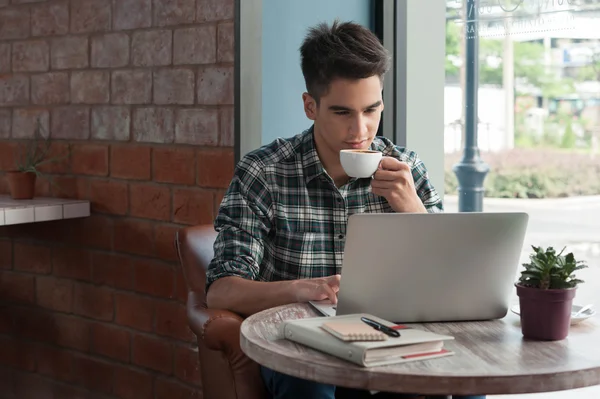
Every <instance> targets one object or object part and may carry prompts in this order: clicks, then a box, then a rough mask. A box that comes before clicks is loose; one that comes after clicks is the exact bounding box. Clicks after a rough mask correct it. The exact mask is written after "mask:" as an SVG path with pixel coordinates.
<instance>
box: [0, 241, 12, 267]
mask: <svg viewBox="0 0 600 399" xmlns="http://www.w3.org/2000/svg"><path fill="white" fill-rule="evenodd" d="M12 250H13V245H12V241H9V240H2V239H0V269H12V261H13V252H12Z"/></svg>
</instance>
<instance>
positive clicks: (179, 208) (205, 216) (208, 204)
mask: <svg viewBox="0 0 600 399" xmlns="http://www.w3.org/2000/svg"><path fill="white" fill-rule="evenodd" d="M213 208H214V206H213V195H212V193H211V192H208V191H202V190H193V189H174V190H173V222H175V223H183V224H211V223H212V222H213V220H214V219H213Z"/></svg>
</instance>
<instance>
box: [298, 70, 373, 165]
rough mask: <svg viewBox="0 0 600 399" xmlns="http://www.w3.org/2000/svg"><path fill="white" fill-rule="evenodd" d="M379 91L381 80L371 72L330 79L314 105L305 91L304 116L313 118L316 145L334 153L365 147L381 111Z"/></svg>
mask: <svg viewBox="0 0 600 399" xmlns="http://www.w3.org/2000/svg"><path fill="white" fill-rule="evenodd" d="M381 91H382V87H381V80H380V79H379V77H378V76H371V77H369V78H365V79H359V80H346V79H336V80H334V81H333V82H332V83H331V84H330V86H329V90H328V92H327V94H325V95H324V96H322V97H321V99H320V102H319V105H318V106H317V105H316V103H315V101H314V99H313V98H312V97H310V96H308V95H305V97H304V106H305V111H306V116H307V117H308V118H309V119H312V120H314V121H315V136H316V137H315V139H316V141H317V146H325V147H327V149H326V150H328V152H331V153H335V154H338V153H339V151H340V150H343V149H367V148H369V146H370V145H371V142H372V141H373V139H374V138H375V135H376V134H377V128H378V127H379V121H380V119H381V112H382V111H383V100H382V97H381ZM322 149H323V148H322Z"/></svg>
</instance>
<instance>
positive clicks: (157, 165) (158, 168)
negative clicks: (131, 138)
mask: <svg viewBox="0 0 600 399" xmlns="http://www.w3.org/2000/svg"><path fill="white" fill-rule="evenodd" d="M152 156H153V162H152V169H153V170H152V175H153V176H154V180H155V181H158V182H162V183H174V184H188V185H190V184H194V181H195V179H196V172H195V170H194V169H195V164H196V157H195V154H194V150H193V149H191V148H155V149H154V152H153V154H152Z"/></svg>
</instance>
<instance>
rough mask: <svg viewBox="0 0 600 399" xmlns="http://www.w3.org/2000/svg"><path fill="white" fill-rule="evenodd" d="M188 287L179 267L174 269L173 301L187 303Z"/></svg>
mask: <svg viewBox="0 0 600 399" xmlns="http://www.w3.org/2000/svg"><path fill="white" fill-rule="evenodd" d="M187 297H188V287H187V283H186V281H185V276H184V274H183V270H182V269H181V267H176V269H175V300H177V301H179V302H180V303H187Z"/></svg>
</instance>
